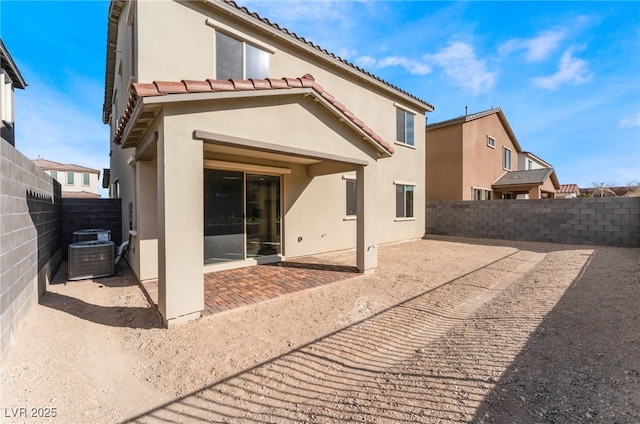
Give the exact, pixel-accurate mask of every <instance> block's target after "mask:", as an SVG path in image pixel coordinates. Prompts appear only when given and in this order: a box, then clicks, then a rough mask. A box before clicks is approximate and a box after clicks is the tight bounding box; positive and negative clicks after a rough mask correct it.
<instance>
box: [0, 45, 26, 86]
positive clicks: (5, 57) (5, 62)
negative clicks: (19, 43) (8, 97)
mask: <svg viewBox="0 0 640 424" xmlns="http://www.w3.org/2000/svg"><path fill="white" fill-rule="evenodd" d="M0 54H1V56H2V69H5V70H6V71H7V73H8V74H9V77H10V78H11V82H12V83H13V87H14V88H19V89H22V90H24V89H25V88H26V87H27V85H28V84H27V83H26V82H25V80H24V78H23V77H22V74H21V73H20V70H19V69H18V66H17V65H16V63H15V62H14V61H13V58H12V57H11V54H9V50H8V49H7V47H6V46H5V45H4V41H2V39H1V38H0Z"/></svg>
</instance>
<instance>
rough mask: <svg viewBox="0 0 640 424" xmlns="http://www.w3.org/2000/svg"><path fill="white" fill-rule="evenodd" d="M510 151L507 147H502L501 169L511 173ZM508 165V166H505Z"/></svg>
mask: <svg viewBox="0 0 640 424" xmlns="http://www.w3.org/2000/svg"><path fill="white" fill-rule="evenodd" d="M507 152H509V163H508V164H507ZM512 153H513V152H512V151H511V149H510V148H508V147H507V146H502V169H504V170H505V171H511V160H512V157H513V155H512ZM507 165H508V166H507Z"/></svg>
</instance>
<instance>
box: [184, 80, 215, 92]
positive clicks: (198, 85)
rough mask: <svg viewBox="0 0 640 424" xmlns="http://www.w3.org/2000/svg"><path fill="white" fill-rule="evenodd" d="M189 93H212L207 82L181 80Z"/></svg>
mask: <svg viewBox="0 0 640 424" xmlns="http://www.w3.org/2000/svg"><path fill="white" fill-rule="evenodd" d="M182 83H183V84H184V86H185V87H186V88H187V91H188V92H189V93H206V92H209V91H213V90H212V89H211V84H209V82H208V81H193V80H182Z"/></svg>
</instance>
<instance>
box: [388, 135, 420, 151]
mask: <svg viewBox="0 0 640 424" xmlns="http://www.w3.org/2000/svg"><path fill="white" fill-rule="evenodd" d="M415 141H416V139H415V136H414V138H413V142H414V143H415ZM394 144H397V145H398V146H402V147H406V148H407V149H412V150H416V149H417V147H416V146H415V145H413V146H412V145H411V144H407V143H403V142H402V141H396V142H395V143H394Z"/></svg>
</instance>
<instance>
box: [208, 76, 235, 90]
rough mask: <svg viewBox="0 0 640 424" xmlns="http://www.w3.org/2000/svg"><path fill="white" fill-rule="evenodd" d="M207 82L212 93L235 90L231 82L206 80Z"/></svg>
mask: <svg viewBox="0 0 640 424" xmlns="http://www.w3.org/2000/svg"><path fill="white" fill-rule="evenodd" d="M207 82H208V83H209V84H211V88H212V89H213V91H234V90H235V88H234V86H233V83H232V82H231V81H223V80H214V79H208V80H207Z"/></svg>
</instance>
